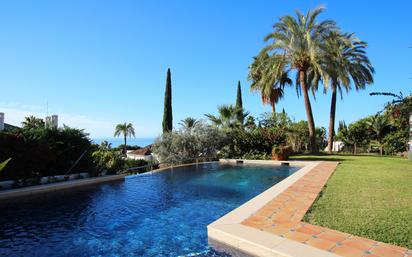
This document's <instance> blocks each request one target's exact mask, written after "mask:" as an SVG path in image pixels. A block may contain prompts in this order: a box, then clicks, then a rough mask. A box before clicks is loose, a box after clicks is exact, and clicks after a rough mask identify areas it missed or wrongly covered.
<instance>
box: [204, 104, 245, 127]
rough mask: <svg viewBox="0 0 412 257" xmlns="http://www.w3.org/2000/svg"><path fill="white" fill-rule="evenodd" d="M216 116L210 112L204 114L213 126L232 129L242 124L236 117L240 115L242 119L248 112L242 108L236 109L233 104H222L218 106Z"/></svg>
mask: <svg viewBox="0 0 412 257" xmlns="http://www.w3.org/2000/svg"><path fill="white" fill-rule="evenodd" d="M218 113H219V115H218V116H215V115H212V114H205V116H206V117H207V118H208V119H209V120H210V121H211V122H212V124H213V125H214V126H217V127H222V128H224V129H232V128H235V127H239V126H243V124H240V123H239V120H238V117H239V115H241V116H242V117H243V119H242V120H244V119H245V118H246V117H247V116H248V115H249V113H248V112H245V111H244V110H243V109H237V108H236V107H235V106H233V105H222V106H219V107H218Z"/></svg>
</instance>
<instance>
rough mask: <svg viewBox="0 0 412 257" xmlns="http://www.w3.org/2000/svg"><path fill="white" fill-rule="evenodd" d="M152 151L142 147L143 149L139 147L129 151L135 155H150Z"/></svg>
mask: <svg viewBox="0 0 412 257" xmlns="http://www.w3.org/2000/svg"><path fill="white" fill-rule="evenodd" d="M151 153H152V152H151V151H150V149H149V148H142V149H137V150H133V151H131V152H129V154H134V155H150V154H151Z"/></svg>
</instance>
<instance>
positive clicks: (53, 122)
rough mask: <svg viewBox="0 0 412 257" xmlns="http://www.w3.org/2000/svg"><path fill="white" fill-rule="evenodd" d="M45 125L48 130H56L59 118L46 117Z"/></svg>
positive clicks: (53, 116) (55, 116) (54, 116)
mask: <svg viewBox="0 0 412 257" xmlns="http://www.w3.org/2000/svg"><path fill="white" fill-rule="evenodd" d="M45 123H46V127H48V128H57V127H58V126H59V117H58V116H57V115H52V116H47V117H46V120H45Z"/></svg>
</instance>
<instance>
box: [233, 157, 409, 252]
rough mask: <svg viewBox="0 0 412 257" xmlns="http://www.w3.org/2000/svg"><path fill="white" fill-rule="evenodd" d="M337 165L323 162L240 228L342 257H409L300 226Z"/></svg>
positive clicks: (344, 235) (385, 246) (328, 231)
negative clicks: (281, 238)
mask: <svg viewBox="0 0 412 257" xmlns="http://www.w3.org/2000/svg"><path fill="white" fill-rule="evenodd" d="M337 165H338V163H336V162H322V163H320V164H319V165H317V166H316V167H315V168H314V169H312V170H311V171H310V172H308V173H307V174H306V175H304V176H303V177H302V178H301V179H299V180H298V181H297V182H295V183H294V184H293V185H292V186H290V187H289V188H288V189H286V190H285V191H284V192H283V193H281V194H280V195H278V196H277V197H275V198H274V199H273V200H272V201H270V202H269V203H267V204H266V205H265V206H264V207H263V208H261V209H260V210H259V211H258V212H256V213H255V214H253V215H252V216H250V217H249V218H247V219H246V220H244V221H243V222H242V223H241V224H243V225H246V226H250V227H253V228H256V229H259V230H263V231H266V232H269V233H273V234H276V235H278V236H281V237H285V238H288V239H291V240H294V241H298V242H301V243H304V244H308V245H311V246H313V247H316V248H319V249H322V250H327V251H329V252H332V253H335V254H338V255H341V256H348V257H349V256H356V257H358V256H359V257H363V256H365V257H370V256H381V257H384V256H385V257H386V256H388V257H389V256H399V257H405V256H412V251H410V250H408V249H406V248H402V247H398V246H393V245H389V244H384V243H381V242H377V241H374V240H370V239H366V238H362V237H357V236H353V235H351V234H347V233H343V232H339V231H336V230H332V229H328V228H325V227H320V226H314V225H311V224H308V223H304V222H301V220H302V218H303V216H304V215H305V213H306V212H307V211H308V210H309V208H310V206H311V205H312V203H313V202H314V201H315V199H316V197H317V195H318V194H319V193H320V192H321V190H322V188H323V187H324V185H325V184H326V182H327V181H328V179H329V177H330V176H331V175H332V173H333V171H334V170H335V168H336V166H337Z"/></svg>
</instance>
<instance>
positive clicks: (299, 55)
mask: <svg viewBox="0 0 412 257" xmlns="http://www.w3.org/2000/svg"><path fill="white" fill-rule="evenodd" d="M323 9H324V8H322V7H319V8H316V9H315V10H313V11H309V12H308V13H307V14H306V15H304V14H302V13H301V12H299V11H297V12H296V18H295V17H292V16H290V15H288V16H284V17H281V18H280V20H279V22H277V23H275V24H274V25H273V32H272V33H270V34H269V35H267V36H266V38H265V41H271V43H270V44H269V45H268V46H266V47H265V48H263V50H262V51H261V53H260V54H259V55H265V54H268V55H269V58H271V59H272V60H271V61H270V72H271V74H272V75H271V77H272V81H275V82H276V81H281V78H282V77H284V76H287V74H289V72H291V71H296V73H297V74H296V75H297V76H296V86H297V88H298V89H299V90H300V91H301V92H302V94H303V98H304V103H305V109H306V116H307V119H308V129H309V141H310V151H311V152H315V151H316V150H317V149H316V134H315V122H314V120H313V113H312V107H311V104H310V100H309V95H308V89H309V88H310V87H311V85H310V83H309V82H311V79H310V77H309V76H308V73H309V71H310V70H313V74H318V75H319V77H320V78H322V79H323V82H324V83H325V84H328V82H329V81H328V76H327V75H328V74H327V73H326V72H325V71H324V70H323V67H322V65H321V63H322V62H321V61H322V49H323V48H322V45H323V39H324V38H325V37H326V35H328V34H329V32H330V31H334V30H337V27H336V25H335V22H334V21H331V20H325V21H322V22H317V21H316V19H317V17H318V15H319V14H320V13H321V12H322V11H323ZM285 74H286V75H285ZM314 88H315V87H314ZM299 90H298V91H299Z"/></svg>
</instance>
